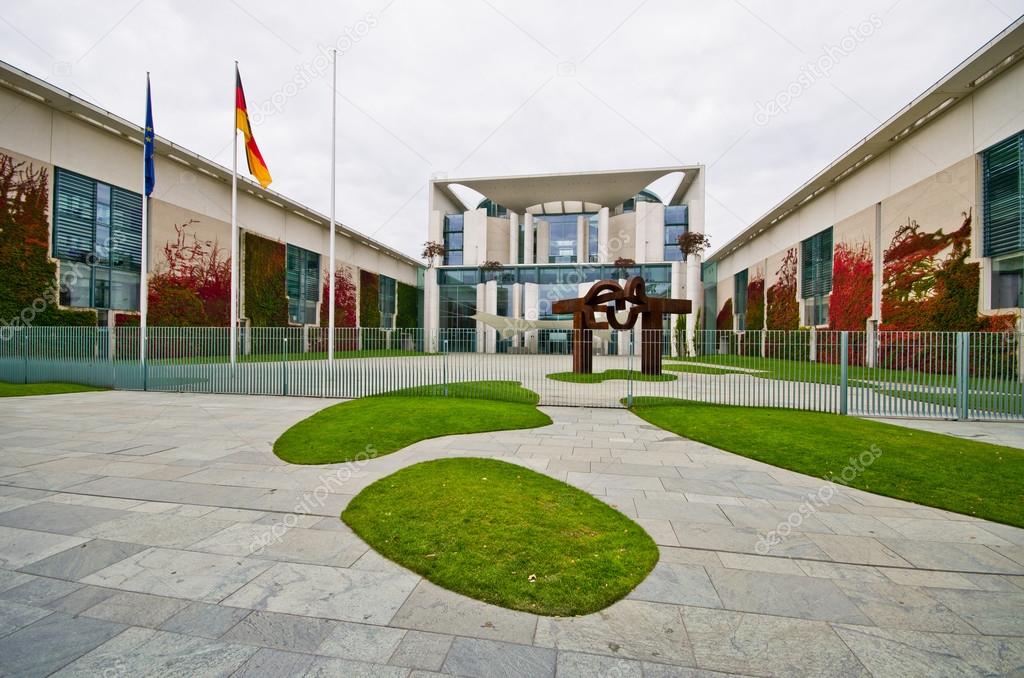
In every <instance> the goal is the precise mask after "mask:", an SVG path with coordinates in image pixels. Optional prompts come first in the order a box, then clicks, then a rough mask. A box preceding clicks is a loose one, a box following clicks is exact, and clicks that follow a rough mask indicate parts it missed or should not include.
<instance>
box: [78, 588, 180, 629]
mask: <svg viewBox="0 0 1024 678" xmlns="http://www.w3.org/2000/svg"><path fill="white" fill-rule="evenodd" d="M188 604H189V603H188V601H186V600H180V599H178V598H165V597H163V596H151V595H148V594H145V593H134V592H132V591H119V592H117V593H115V594H114V595H112V596H109V597H107V598H104V599H103V600H102V601H100V602H98V603H96V604H95V605H93V606H92V607H90V608H87V609H86V610H84V611H83V612H82V614H83V615H85V616H86V617H92V618H94V619H106V620H107V621H113V622H119V623H121V624H126V625H128V626H142V627H146V628H157V627H158V626H160V625H161V624H163V623H164V622H165V621H167V620H168V619H169V618H171V617H173V616H174V615H175V614H177V613H178V612H181V611H182V610H183V609H184V608H186V607H188Z"/></svg>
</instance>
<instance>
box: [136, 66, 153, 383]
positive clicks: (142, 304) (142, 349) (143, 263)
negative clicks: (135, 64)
mask: <svg viewBox="0 0 1024 678" xmlns="http://www.w3.org/2000/svg"><path fill="white" fill-rule="evenodd" d="M151 106H152V102H151V100H150V94H149V71H146V120H145V121H144V122H143V123H142V126H143V127H142V251H141V252H140V257H139V264H140V267H141V268H142V273H141V274H140V275H139V363H141V364H145V362H146V323H147V321H148V317H149V316H148V314H149V192H148V191H147V190H146V188H147V186H146V184H147V176H146V175H147V165H148V161H149V157H148V154H147V151H148V147H147V144H146V137H147V136H148V135H150V134H152V133H153V132H152V130H150V129H147V126H148V125H149V120H148V118H149V110H150V107H151ZM155 141H156V140H155V139H154V143H155Z"/></svg>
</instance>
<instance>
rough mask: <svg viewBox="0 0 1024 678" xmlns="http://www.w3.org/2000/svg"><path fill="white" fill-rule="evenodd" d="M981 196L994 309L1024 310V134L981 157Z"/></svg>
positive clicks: (1014, 137)
mask: <svg viewBox="0 0 1024 678" xmlns="http://www.w3.org/2000/svg"><path fill="white" fill-rule="evenodd" d="M981 195H982V203H983V206H984V207H983V209H982V214H983V215H984V222H983V223H984V227H983V231H982V232H983V241H984V242H983V245H984V254H985V256H986V257H992V258H993V259H992V307H993V308H1024V132H1021V133H1020V134H1016V135H1014V136H1012V137H1010V138H1009V139H1004V140H1003V141H1001V142H999V143H998V144H996V145H995V146H992V147H991V148H989V149H988V150H986V151H985V152H984V153H982V183H981Z"/></svg>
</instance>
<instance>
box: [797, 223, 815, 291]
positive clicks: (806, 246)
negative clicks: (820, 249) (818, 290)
mask: <svg viewBox="0 0 1024 678" xmlns="http://www.w3.org/2000/svg"><path fill="white" fill-rule="evenodd" d="M800 296H801V297H803V298H804V299H807V298H808V297H813V296H814V238H808V239H807V240H804V241H802V242H801V243H800Z"/></svg>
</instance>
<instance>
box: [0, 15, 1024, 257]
mask: <svg viewBox="0 0 1024 678" xmlns="http://www.w3.org/2000/svg"><path fill="white" fill-rule="evenodd" d="M1022 13H1024V0H878V1H875V0H861V1H859V2H838V1H828V2H811V1H810V0H804V1H802V2H796V1H790V0H717V1H716V2H708V1H707V0H704V1H699V2H698V1H696V0H686V1H681V0H622V1H614V2H603V3H595V2H592V1H587V0H563V1H560V2H550V1H548V2H544V1H541V0H516V1H513V0H445V1H441V0H432V1H422V0H420V1H417V0H376V1H374V0H369V1H366V2H348V1H334V2H326V1H322V2H271V1H269V0H244V1H242V0H238V1H237V2H236V1H234V0H105V1H104V2H58V1H55V0H5V1H4V3H3V7H2V9H0V45H2V47H0V59H3V60H4V61H7V62H9V63H11V64H13V65H15V66H17V67H19V68H22V69H24V70H26V71H28V72H30V73H32V74H34V75H36V76H38V77H41V78H43V79H45V80H48V81H50V82H53V83H55V84H56V85H58V86H60V87H63V88H65V89H67V90H69V91H71V92H72V93H74V94H76V95H78V96H81V97H83V98H85V99H87V100H89V101H91V102H93V103H94V104H97V105H99V106H101V107H103V108H106V109H107V110H110V111H112V112H114V113H116V114H118V115H120V116H123V117H125V118H128V119H129V120H132V121H134V122H139V123H141V121H142V118H143V115H144V108H143V106H144V100H143V95H144V92H143V87H144V73H145V71H147V70H149V71H151V72H152V78H153V88H154V93H153V98H154V109H155V118H156V131H157V133H158V134H160V135H161V136H164V137H166V138H168V139H170V140H171V141H174V142H176V143H178V144H181V145H183V146H185V147H187V148H189V149H191V150H193V151H195V152H197V153H199V154H201V155H204V156H207V157H209V158H213V159H214V160H216V161H217V162H220V163H221V164H224V165H228V166H229V165H230V161H231V158H230V143H231V136H230V134H231V132H230V128H229V127H228V125H229V124H230V123H229V119H230V116H231V107H232V106H233V92H232V84H233V77H234V74H233V70H232V62H233V61H234V60H235V59H237V60H238V61H239V62H240V64H241V69H242V77H243V81H244V84H245V89H246V94H247V98H248V102H249V107H250V113H251V117H252V119H253V122H254V126H255V134H256V138H257V140H258V142H259V144H260V146H261V148H262V150H263V155H264V157H265V158H266V159H267V163H268V165H269V166H270V170H271V172H272V174H273V176H274V183H273V185H272V186H271V187H272V188H274V189H276V190H277V191H279V192H281V193H283V194H285V195H287V196H289V197H291V198H294V199H296V200H298V201H300V202H303V203H305V204H307V205H309V206H310V207H312V208H314V209H317V210H319V211H321V212H324V213H326V211H327V209H328V205H329V190H330V187H329V180H328V179H329V174H328V172H329V167H330V156H329V144H330V115H331V96H332V93H331V86H330V68H329V66H328V65H327V61H326V59H325V58H324V56H323V55H324V54H326V53H328V52H329V50H330V49H332V48H337V49H338V50H339V55H340V56H339V59H338V96H339V100H338V149H339V150H338V184H337V187H338V188H337V194H338V218H339V220H341V221H342V222H344V223H345V224H347V225H349V226H351V227H353V228H356V229H358V230H360V231H362V232H364V233H366V234H368V235H371V236H373V237H375V238H377V239H379V240H381V241H383V242H385V243H387V244H389V245H391V246H393V247H395V248H397V249H399V250H401V251H403V252H406V253H408V254H411V255H413V256H418V254H419V251H420V249H421V245H422V242H423V240H424V239H425V233H426V183H427V181H428V179H429V178H430V177H432V176H448V177H460V176H490V175H503V174H526V173H537V172H571V171H581V170H603V169H619V168H632V167H650V166H666V165H674V164H681V163H704V164H706V165H707V166H708V169H707V178H708V183H707V190H708V211H707V212H708V214H707V218H708V232H709V233H710V234H711V236H712V242H713V246H721V245H723V244H724V243H725V242H726V241H727V240H728V239H729V238H730V237H732V236H733V235H734V234H736V233H737V232H738V231H740V230H741V229H742V228H743V227H744V226H746V225H748V224H749V223H750V222H752V221H753V220H754V219H756V218H757V217H758V216H760V215H761V214H762V213H764V212H765V211H767V210H768V209H769V208H770V207H772V206H773V205H774V204H776V203H777V202H778V201H779V200H781V199H782V198H783V197H784V196H785V195H787V194H788V193H790V192H791V191H792V190H794V189H795V188H796V187H797V186H798V185H799V184H801V183H803V182H804V181H805V180H807V179H808V178H809V177H810V176H811V175H813V174H814V173H815V172H817V171H818V170H820V169H821V168H823V167H824V166H825V165H827V164H828V163H829V162H831V161H832V160H833V159H835V158H836V157H837V156H838V155H839V154H840V153H842V152H843V151H844V150H846V149H847V148H849V147H850V146H851V145H853V144H854V143H855V142H857V141H858V140H859V139H861V138H862V137H864V136H865V135H866V134H867V133H869V132H870V131H871V130H872V129H874V128H875V127H876V126H877V125H879V124H880V123H881V122H882V121H884V120H885V119H886V118H888V117H889V116H890V115H892V114H893V113H894V112H896V111H897V110H898V109H899V108H901V107H902V106H904V105H905V104H906V103H908V102H909V101H910V100H911V99H912V98H913V97H914V96H916V95H917V94H919V93H920V92H921V91H922V90H924V89H925V88H927V87H928V86H929V85H931V84H932V83H933V82H935V81H936V80H937V79H938V78H940V77H941V76H942V75H944V74H945V73H946V72H947V71H949V70H950V69H951V68H953V67H954V66H955V65H956V64H957V63H959V62H960V61H962V60H963V59H964V58H966V57H967V56H969V55H970V54H971V53H972V52H974V51H975V50H976V49H977V48H978V47H980V46H981V45H982V44H984V43H985V42H986V41H987V40H989V39H990V38H991V37H993V36H994V35H995V34H996V33H998V32H999V31H1000V30H1002V29H1003V28H1004V27H1006V26H1007V25H1008V24H1009V23H1011V22H1012V21H1013V20H1014V19H1015V18H1016V17H1018V16H1020V15H1021V14H1022ZM242 166H243V167H244V161H243V163H242ZM567 197H571V196H567ZM713 248H714V247H713Z"/></svg>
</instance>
